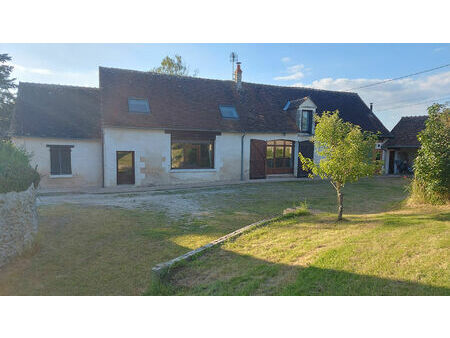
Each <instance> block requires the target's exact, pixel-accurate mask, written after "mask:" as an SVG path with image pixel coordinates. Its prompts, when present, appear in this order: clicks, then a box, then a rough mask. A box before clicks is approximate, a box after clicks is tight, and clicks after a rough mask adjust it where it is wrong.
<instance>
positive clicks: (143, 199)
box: [37, 188, 232, 217]
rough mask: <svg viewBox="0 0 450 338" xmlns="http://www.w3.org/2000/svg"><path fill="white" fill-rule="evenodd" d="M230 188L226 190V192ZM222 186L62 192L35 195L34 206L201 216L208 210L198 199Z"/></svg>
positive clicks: (220, 191)
mask: <svg viewBox="0 0 450 338" xmlns="http://www.w3.org/2000/svg"><path fill="white" fill-rule="evenodd" d="M231 190H232V189H229V188H228V189H226V192H227V193H230V191H231ZM222 192H223V190H222V189H214V190H212V189H207V190H205V189H198V190H196V191H194V192H187V193H186V192H142V193H131V194H126V193H119V194H65V195H57V196H39V197H38V202H37V203H38V206H44V205H60V204H77V205H86V206H109V207H120V208H125V209H143V210H156V211H158V210H160V211H163V212H165V213H167V214H168V215H169V216H171V217H178V216H182V215H199V216H201V215H205V214H208V213H209V212H210V211H211V210H209V209H207V208H206V207H205V206H202V204H201V203H200V201H201V200H202V199H203V200H204V199H205V198H208V195H212V194H218V193H222Z"/></svg>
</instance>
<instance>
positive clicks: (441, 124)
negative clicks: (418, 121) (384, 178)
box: [412, 104, 450, 204]
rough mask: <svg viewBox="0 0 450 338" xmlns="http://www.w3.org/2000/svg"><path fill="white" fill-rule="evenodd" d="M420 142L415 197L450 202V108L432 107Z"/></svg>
mask: <svg viewBox="0 0 450 338" xmlns="http://www.w3.org/2000/svg"><path fill="white" fill-rule="evenodd" d="M418 139H419V141H420V144H421V147H420V149H419V150H418V152H417V157H416V160H415V161H414V180H413V182H412V188H413V189H412V194H413V196H412V197H413V198H415V199H417V200H421V201H422V202H426V203H432V204H436V203H446V202H448V201H449V199H450V108H448V107H447V106H446V105H442V104H434V105H432V106H430V107H428V119H427V121H426V122H425V129H424V130H422V131H421V132H420V133H419V135H418Z"/></svg>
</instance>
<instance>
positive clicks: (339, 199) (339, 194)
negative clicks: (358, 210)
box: [336, 186, 344, 221]
mask: <svg viewBox="0 0 450 338" xmlns="http://www.w3.org/2000/svg"><path fill="white" fill-rule="evenodd" d="M336 192H337V202H338V219H337V220H338V221H342V212H343V211H344V205H343V203H344V194H343V193H342V192H341V187H340V186H338V187H337V188H336Z"/></svg>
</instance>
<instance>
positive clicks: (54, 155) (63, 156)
mask: <svg viewBox="0 0 450 338" xmlns="http://www.w3.org/2000/svg"><path fill="white" fill-rule="evenodd" d="M47 147H49V148H50V174H51V175H55V176H56V175H72V161H71V149H72V148H73V146H66V145H47Z"/></svg>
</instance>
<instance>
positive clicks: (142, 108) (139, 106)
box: [128, 98, 150, 114]
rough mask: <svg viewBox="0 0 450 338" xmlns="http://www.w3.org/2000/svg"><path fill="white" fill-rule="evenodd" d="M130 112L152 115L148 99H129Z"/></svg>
mask: <svg viewBox="0 0 450 338" xmlns="http://www.w3.org/2000/svg"><path fill="white" fill-rule="evenodd" d="M128 112H129V113H139V114H150V106H149V105H148V100H147V99H135V98H128Z"/></svg>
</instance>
